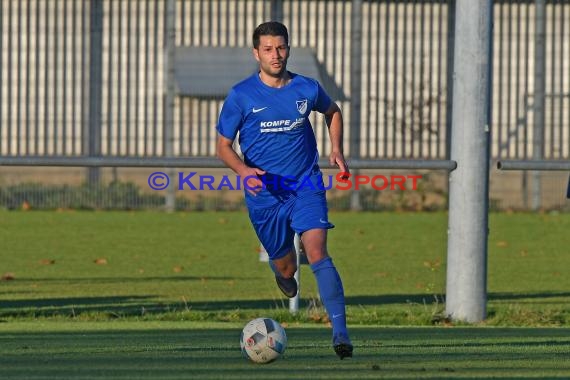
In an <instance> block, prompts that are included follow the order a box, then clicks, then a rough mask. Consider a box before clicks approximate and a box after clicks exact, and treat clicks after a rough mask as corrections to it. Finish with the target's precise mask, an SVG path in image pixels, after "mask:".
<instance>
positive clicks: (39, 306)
mask: <svg viewBox="0 0 570 380" xmlns="http://www.w3.org/2000/svg"><path fill="white" fill-rule="evenodd" d="M186 280H188V278H187V277H186ZM555 297H556V298H560V297H570V293H568V292H567V293H560V292H552V293H520V294H519V293H512V294H509V293H500V294H490V295H489V300H520V299H541V300H544V299H548V298H555ZM436 302H437V303H442V302H443V297H442V296H440V297H438V299H437V300H436V298H435V297H434V296H433V295H426V294H393V295H379V296H352V297H347V298H346V303H347V305H349V306H350V305H352V306H356V305H362V306H382V305H397V304H427V305H431V304H434V303H436ZM287 305H288V299H286V298H284V297H283V298H282V299H257V300H232V301H200V302H191V301H187V302H186V301H184V302H161V301H158V300H157V299H156V297H155V296H153V295H149V296H138V295H137V296H135V295H133V296H104V297H67V298H66V297H60V298H41V299H37V298H20V299H14V300H0V317H4V318H5V317H19V316H34V317H39V316H54V315H64V316H78V315H80V314H83V313H88V314H89V313H91V314H92V313H102V314H106V315H108V316H111V317H113V316H115V317H123V316H124V317H127V316H141V315H149V314H150V315H152V314H164V313H171V312H189V311H199V312H228V311H235V310H241V311H247V310H262V309H280V308H282V309H286V308H287ZM311 305H314V300H313V299H305V298H302V297H301V300H300V303H299V307H300V308H301V309H304V308H308V307H310V306H311Z"/></svg>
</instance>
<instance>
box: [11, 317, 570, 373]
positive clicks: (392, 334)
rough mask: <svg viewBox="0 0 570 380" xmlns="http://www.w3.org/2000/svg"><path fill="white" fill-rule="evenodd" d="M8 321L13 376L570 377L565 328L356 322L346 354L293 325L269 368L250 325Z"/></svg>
mask: <svg viewBox="0 0 570 380" xmlns="http://www.w3.org/2000/svg"><path fill="white" fill-rule="evenodd" d="M16 326H17V329H14V328H10V329H8V331H6V328H5V327H6V325H1V324H0V368H2V378H3V379H16V378H21V379H62V378H72V379H219V378H224V379H239V378H248V379H273V378H275V379H354V378H361V379H379V378H391V379H397V378H410V379H411V378H414V379H429V378H431V379H443V378H458V379H467V378H503V379H507V378H508V379H525V378H534V377H536V378H543V379H544V378H568V376H569V375H570V361H569V360H568V356H569V355H570V335H569V334H568V332H567V331H566V330H564V329H532V328H530V329H529V328H525V329H518V328H453V329H449V328H393V327H392V328H386V327H384V328H381V327H370V326H369V327H358V328H353V330H352V335H353V340H354V343H355V357H354V358H352V359H346V360H343V361H340V360H338V359H336V358H335V357H334V354H333V352H332V349H331V347H330V346H329V344H328V341H329V339H330V336H329V332H328V331H326V330H325V329H319V328H298V327H288V328H287V334H288V339H289V344H288V347H287V350H286V352H285V356H284V357H283V358H282V359H280V360H278V361H276V362H274V363H271V364H268V365H257V364H253V363H250V362H248V361H246V360H245V359H244V358H243V357H242V356H241V353H240V351H239V344H238V339H239V331H240V328H241V325H238V324H234V323H230V324H212V323H209V324H199V323H184V322H130V321H129V322H127V321H123V322H106V323H92V322H84V323H72V324H67V325H66V326H65V328H62V327H61V324H60V323H54V322H45V323H37V322H35V323H31V322H27V323H22V322H19V323H16Z"/></svg>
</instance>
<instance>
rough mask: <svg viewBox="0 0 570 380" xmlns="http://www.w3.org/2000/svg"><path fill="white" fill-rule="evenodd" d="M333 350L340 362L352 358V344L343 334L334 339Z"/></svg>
mask: <svg viewBox="0 0 570 380" xmlns="http://www.w3.org/2000/svg"><path fill="white" fill-rule="evenodd" d="M333 348H334V352H336V354H337V355H338V357H339V358H340V360H342V359H344V358H351V357H352V351H353V346H352V343H351V342H350V339H349V338H348V337H347V336H345V335H343V334H339V335H337V336H335V337H334V338H333Z"/></svg>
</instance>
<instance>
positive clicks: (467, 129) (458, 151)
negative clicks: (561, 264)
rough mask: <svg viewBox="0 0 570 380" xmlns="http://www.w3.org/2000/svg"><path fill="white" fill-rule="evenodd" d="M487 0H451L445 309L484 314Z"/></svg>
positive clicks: (464, 316)
mask: <svg viewBox="0 0 570 380" xmlns="http://www.w3.org/2000/svg"><path fill="white" fill-rule="evenodd" d="M492 7H493V5H492V0H457V8H456V24H455V59H454V62H455V64H454V76H453V78H454V80H453V86H454V87H453V115H452V128H453V131H452V136H451V138H452V140H451V141H452V144H451V159H452V160H455V161H456V162H457V169H456V170H455V171H453V172H451V174H450V194H449V196H450V200H449V226H448V252H447V292H446V314H447V316H448V317H449V318H451V319H453V320H460V321H465V322H478V321H481V320H483V319H485V317H486V299H487V294H486V287H487V281H486V279H487V235H488V215H487V208H488V188H489V141H490V139H489V135H490V133H489V122H490V79H491V63H492V59H491V57H492V54H491V52H492V50H491V41H492V40H491V38H492V21H493V9H492Z"/></svg>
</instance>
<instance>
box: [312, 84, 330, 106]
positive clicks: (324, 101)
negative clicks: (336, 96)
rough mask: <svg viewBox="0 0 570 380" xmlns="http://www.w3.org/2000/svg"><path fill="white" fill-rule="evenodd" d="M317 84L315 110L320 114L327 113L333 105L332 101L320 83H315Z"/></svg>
mask: <svg viewBox="0 0 570 380" xmlns="http://www.w3.org/2000/svg"><path fill="white" fill-rule="evenodd" d="M315 82H316V84H317V98H316V99H315V105H314V107H313V109H314V110H315V111H318V112H320V113H325V112H327V110H328V109H329V107H330V106H331V103H332V99H331V98H330V97H329V95H328V94H327V93H326V91H325V89H324V88H323V87H322V86H321V84H320V83H319V82H318V81H315Z"/></svg>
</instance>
